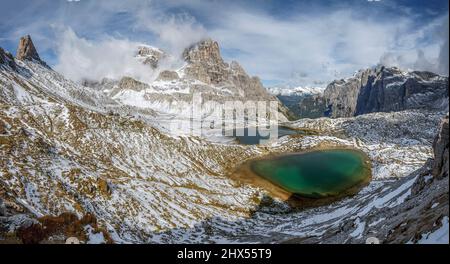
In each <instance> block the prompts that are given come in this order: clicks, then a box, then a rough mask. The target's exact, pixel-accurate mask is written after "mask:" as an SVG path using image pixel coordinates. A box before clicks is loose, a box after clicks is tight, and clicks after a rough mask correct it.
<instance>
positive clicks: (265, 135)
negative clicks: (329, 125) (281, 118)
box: [225, 126, 313, 145]
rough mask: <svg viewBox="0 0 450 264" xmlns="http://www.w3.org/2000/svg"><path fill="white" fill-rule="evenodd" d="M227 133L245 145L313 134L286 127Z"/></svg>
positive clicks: (249, 129) (241, 129)
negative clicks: (272, 138) (273, 138)
mask: <svg viewBox="0 0 450 264" xmlns="http://www.w3.org/2000/svg"><path fill="white" fill-rule="evenodd" d="M229 132H230V133H227V134H225V135H228V136H230V137H234V138H235V139H236V140H237V141H238V143H240V144H244V145H258V144H261V143H263V142H265V140H268V139H270V138H271V136H272V137H275V136H276V138H280V137H283V136H287V135H309V134H312V133H313V132H312V131H308V130H301V129H292V128H289V127H284V126H273V127H271V128H266V127H251V128H248V127H246V128H237V129H234V130H233V131H232V132H231V131H229Z"/></svg>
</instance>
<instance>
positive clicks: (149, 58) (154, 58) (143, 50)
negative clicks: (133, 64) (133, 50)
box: [137, 46, 166, 69]
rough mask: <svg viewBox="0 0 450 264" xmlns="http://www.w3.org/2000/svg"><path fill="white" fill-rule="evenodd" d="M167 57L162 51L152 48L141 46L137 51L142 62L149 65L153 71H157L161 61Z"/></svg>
mask: <svg viewBox="0 0 450 264" xmlns="http://www.w3.org/2000/svg"><path fill="white" fill-rule="evenodd" d="M165 56H166V55H165V53H164V52H163V51H162V50H160V49H157V48H154V47H150V46H140V47H139V48H138V51H137V57H138V58H140V59H141V60H142V63H144V64H146V65H149V66H150V67H151V68H152V69H156V68H157V67H158V66H159V62H160V60H161V59H162V58H164V57H165Z"/></svg>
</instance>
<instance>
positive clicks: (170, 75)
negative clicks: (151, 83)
mask: <svg viewBox="0 0 450 264" xmlns="http://www.w3.org/2000/svg"><path fill="white" fill-rule="evenodd" d="M179 78H180V76H178V73H177V72H175V71H168V70H165V71H162V72H160V73H159V75H158V78H157V80H161V81H172V80H178V79H179Z"/></svg>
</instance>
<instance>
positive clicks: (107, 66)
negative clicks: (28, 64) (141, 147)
mask: <svg viewBox="0 0 450 264" xmlns="http://www.w3.org/2000/svg"><path fill="white" fill-rule="evenodd" d="M25 34H31V36H32V38H33V40H34V42H35V44H36V46H37V48H38V50H39V52H40V55H41V57H42V58H43V59H44V60H46V61H47V62H48V63H49V64H50V65H51V66H53V67H54V68H55V69H56V70H58V71H60V72H62V73H64V74H66V75H67V76H68V77H69V78H72V79H75V80H80V79H82V78H85V77H88V78H101V76H102V75H108V77H115V75H120V74H125V73H127V74H130V75H133V76H137V77H140V76H142V74H143V73H141V72H139V71H140V69H134V68H133V67H134V66H130V65H128V66H127V65H124V64H127V63H129V61H128V60H127V58H126V56H127V55H128V51H127V49H132V48H134V47H135V45H137V44H138V43H147V44H150V45H153V46H158V47H161V48H163V49H164V50H167V51H169V52H170V53H172V54H174V55H175V56H177V55H179V54H180V53H181V52H182V50H183V48H184V47H186V46H187V45H189V44H191V43H193V42H196V41H198V40H200V39H202V38H205V37H211V38H213V39H215V40H217V41H218V42H219V44H220V47H221V51H222V54H223V56H224V57H225V59H226V60H228V61H229V60H237V61H238V62H240V63H241V64H242V65H243V66H244V68H245V69H246V70H247V72H248V73H250V74H252V75H257V76H259V77H260V78H261V79H262V80H263V82H264V84H266V85H275V84H283V85H312V86H314V85H317V86H323V85H324V84H326V83H327V82H329V81H331V80H333V79H336V78H343V77H346V76H349V75H351V74H352V73H353V72H354V71H356V70H358V69H361V68H366V67H370V66H374V65H376V64H378V63H382V64H386V65H389V66H398V67H402V68H408V69H418V70H431V71H435V72H439V73H442V74H448V2H447V1H444V0H428V1H426V0H423V1H419V0H380V1H368V0H340V1H331V0H305V1H275V0H261V1H233V0H232V1H217V0H216V1H213V0H212V1H201V0H189V1H188V0H178V1H175V0H166V1H146V0H142V1H137V0H131V1H121V0H79V1H76V0H72V1H70V0H35V1H25V0H11V1H9V0H6V1H2V9H1V10H0V46H1V47H3V48H5V49H7V50H9V51H11V52H12V53H15V49H16V45H17V42H18V39H19V38H20V36H22V35H25ZM446 47H447V48H446ZM130 52H133V51H130ZM99 53H102V54H99ZM74 65H77V69H75V66H74ZM92 65H101V67H95V69H94V70H93V69H92V67H93V66H92ZM130 68H131V69H130ZM103 77H105V76H103Z"/></svg>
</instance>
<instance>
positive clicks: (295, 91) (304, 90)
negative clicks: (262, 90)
mask: <svg viewBox="0 0 450 264" xmlns="http://www.w3.org/2000/svg"><path fill="white" fill-rule="evenodd" d="M267 90H268V91H269V93H271V94H273V95H282V96H306V95H315V94H322V93H323V91H324V90H325V88H323V87H308V86H298V87H277V86H275V87H268V88H267Z"/></svg>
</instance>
